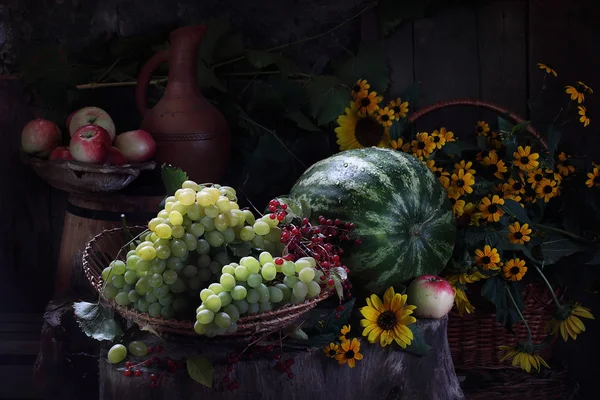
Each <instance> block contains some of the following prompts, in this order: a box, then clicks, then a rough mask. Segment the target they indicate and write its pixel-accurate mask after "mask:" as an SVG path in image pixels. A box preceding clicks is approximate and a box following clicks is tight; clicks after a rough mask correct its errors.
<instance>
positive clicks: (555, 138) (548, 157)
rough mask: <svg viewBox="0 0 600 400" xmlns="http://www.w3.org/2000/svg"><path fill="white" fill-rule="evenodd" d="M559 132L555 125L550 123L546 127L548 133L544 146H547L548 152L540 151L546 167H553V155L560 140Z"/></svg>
mask: <svg viewBox="0 0 600 400" xmlns="http://www.w3.org/2000/svg"><path fill="white" fill-rule="evenodd" d="M560 138H561V133H560V131H559V130H558V127H557V126H556V125H550V127H549V128H548V135H547V137H546V146H548V154H546V152H542V154H541V156H542V158H544V160H545V161H546V163H547V164H548V167H549V168H551V169H554V155H555V154H556V149H557V148H558V143H559V142H560Z"/></svg>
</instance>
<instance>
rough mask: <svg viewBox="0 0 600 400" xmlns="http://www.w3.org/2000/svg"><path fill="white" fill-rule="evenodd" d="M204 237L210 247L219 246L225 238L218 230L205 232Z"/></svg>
mask: <svg viewBox="0 0 600 400" xmlns="http://www.w3.org/2000/svg"><path fill="white" fill-rule="evenodd" d="M204 237H205V238H206V241H207V242H208V244H210V245H211V246H212V247H221V246H222V245H223V243H225V239H224V238H223V235H221V232H219V231H210V232H206V233H205V234H204Z"/></svg>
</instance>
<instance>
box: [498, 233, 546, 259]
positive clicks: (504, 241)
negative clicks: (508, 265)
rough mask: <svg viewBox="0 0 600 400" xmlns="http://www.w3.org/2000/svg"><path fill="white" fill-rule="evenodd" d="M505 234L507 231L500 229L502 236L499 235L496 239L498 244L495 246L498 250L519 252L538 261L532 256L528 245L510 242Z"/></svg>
mask: <svg viewBox="0 0 600 400" xmlns="http://www.w3.org/2000/svg"><path fill="white" fill-rule="evenodd" d="M507 234H508V231H502V236H501V237H500V240H499V241H498V244H497V246H496V247H497V248H498V249H499V250H502V251H514V252H521V253H523V254H524V255H525V257H527V258H528V259H530V260H532V261H536V262H538V261H539V260H538V259H537V258H535V257H534V256H533V253H532V252H531V249H530V248H529V247H527V246H524V245H522V244H512V243H511V242H510V240H508V238H507V237H506V235H507Z"/></svg>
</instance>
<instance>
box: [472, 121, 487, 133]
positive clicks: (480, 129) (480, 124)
mask: <svg viewBox="0 0 600 400" xmlns="http://www.w3.org/2000/svg"><path fill="white" fill-rule="evenodd" d="M489 131H490V126H489V125H488V123H487V122H485V121H477V125H476V126H475V132H477V136H487V133H488V132H489Z"/></svg>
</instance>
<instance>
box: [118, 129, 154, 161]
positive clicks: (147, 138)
mask: <svg viewBox="0 0 600 400" xmlns="http://www.w3.org/2000/svg"><path fill="white" fill-rule="evenodd" d="M115 146H116V147H117V148H118V149H119V150H121V153H123V155H124V156H125V158H126V159H127V161H130V162H142V161H148V160H149V159H151V158H152V157H153V156H154V153H155V152H156V142H155V141H154V138H153V137H152V135H151V134H149V133H148V132H146V131H144V130H142V129H138V130H135V131H129V132H124V133H121V134H120V135H119V136H117V138H116V139H115Z"/></svg>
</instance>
